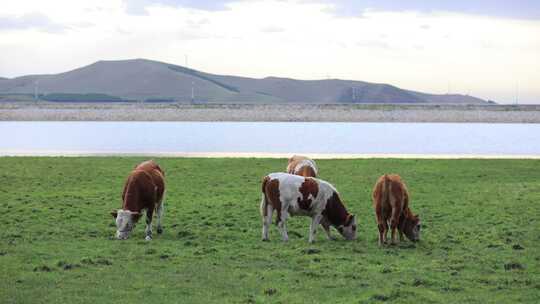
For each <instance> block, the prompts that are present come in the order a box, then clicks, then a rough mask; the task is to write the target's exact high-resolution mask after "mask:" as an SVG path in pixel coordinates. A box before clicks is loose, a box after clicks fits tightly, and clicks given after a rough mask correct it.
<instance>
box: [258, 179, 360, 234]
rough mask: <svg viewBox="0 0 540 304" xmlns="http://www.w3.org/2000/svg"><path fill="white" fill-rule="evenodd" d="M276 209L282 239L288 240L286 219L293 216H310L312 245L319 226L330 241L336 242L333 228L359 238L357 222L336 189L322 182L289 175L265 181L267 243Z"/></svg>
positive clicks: (264, 204) (262, 209) (263, 192)
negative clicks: (331, 232)
mask: <svg viewBox="0 0 540 304" xmlns="http://www.w3.org/2000/svg"><path fill="white" fill-rule="evenodd" d="M274 210H276V212H277V219H276V223H277V225H278V228H279V230H280V232H281V235H282V237H283V241H288V239H289V237H288V234H287V219H288V218H289V214H290V215H293V216H294V215H304V216H310V217H311V227H310V229H309V242H310V243H312V242H313V241H314V237H315V233H316V231H317V228H318V226H319V223H320V224H321V225H322V226H323V228H324V230H325V231H326V235H327V236H328V239H333V237H332V236H331V234H330V226H334V227H335V228H336V229H337V230H338V231H339V233H341V235H342V236H343V237H345V239H347V240H354V239H355V238H356V219H355V216H354V215H353V214H350V213H349V212H347V209H346V208H345V206H344V205H343V203H342V202H341V199H340V197H339V193H338V192H337V190H336V189H335V188H334V186H332V185H331V184H329V183H328V182H325V181H323V180H320V179H316V178H312V177H302V176H298V175H293V174H288V173H271V174H269V175H267V176H265V177H264V178H263V181H262V200H261V216H262V222H263V227H262V240H263V241H267V240H268V229H269V227H270V224H271V223H272V213H273V211H274Z"/></svg>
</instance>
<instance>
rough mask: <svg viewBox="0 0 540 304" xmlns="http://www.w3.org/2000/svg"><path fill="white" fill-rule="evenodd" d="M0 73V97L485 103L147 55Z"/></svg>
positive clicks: (386, 86) (387, 86)
mask: <svg viewBox="0 0 540 304" xmlns="http://www.w3.org/2000/svg"><path fill="white" fill-rule="evenodd" d="M0 79H1V80H2V81H1V82H0V100H5V99H6V98H9V96H12V95H18V96H30V97H28V98H33V96H34V93H35V92H36V91H37V93H38V95H39V96H40V98H42V99H45V100H57V101H65V100H68V99H73V101H92V100H91V99H92V98H93V97H92V96H99V99H100V100H99V101H107V98H109V97H107V96H110V99H111V100H110V101H119V100H121V101H126V100H137V101H175V102H193V101H195V102H203V103H311V104H326V103H328V104H332V103H441V104H445V103H461V104H485V103H487V102H486V101H485V100H483V99H480V98H476V97H473V96H468V95H460V94H446V95H438V94H430V93H423V92H417V91H412V90H406V89H401V88H399V87H397V86H394V85H391V84H387V83H370V82H365V81H357V80H343V79H316V80H301V79H294V78H287V77H278V76H267V77H264V78H250V77H243V76H234V75H219V74H211V73H206V72H203V71H199V70H196V69H193V68H189V67H185V66H181V65H177V64H171V63H167V62H162V61H156V60H151V59H145V58H135V59H125V60H98V61H96V62H94V63H91V64H89V65H86V66H82V67H79V68H75V69H73V70H69V71H65V72H62V73H58V74H42V75H24V76H19V77H15V78H11V79H9V78H0ZM81 96H84V97H81ZM81 98H82V99H84V100H78V99H81ZM104 98H105V100H103V99H104ZM89 99H90V100H89Z"/></svg>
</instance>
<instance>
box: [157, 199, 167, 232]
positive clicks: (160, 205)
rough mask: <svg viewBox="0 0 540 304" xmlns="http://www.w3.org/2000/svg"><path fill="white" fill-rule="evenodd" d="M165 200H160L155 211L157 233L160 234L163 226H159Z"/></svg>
mask: <svg viewBox="0 0 540 304" xmlns="http://www.w3.org/2000/svg"><path fill="white" fill-rule="evenodd" d="M164 204H165V200H164V199H161V202H160V204H159V205H158V207H157V209H156V212H157V213H156V215H157V233H158V234H162V233H163V226H162V225H161V219H162V217H163V212H164V211H165V210H164V209H165V205H164Z"/></svg>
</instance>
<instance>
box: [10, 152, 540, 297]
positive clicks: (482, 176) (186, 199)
mask: <svg viewBox="0 0 540 304" xmlns="http://www.w3.org/2000/svg"><path fill="white" fill-rule="evenodd" d="M141 160H142V159H141V158H129V157H128V158H116V157H115V158H113V157H111V158H0V197H1V200H0V212H1V215H2V221H1V222H2V223H3V225H2V229H0V303H58V302H63V303H135V302H143V301H144V302H148V303H192V302H196V303H211V302H214V303H261V302H275V303H325V302H326V303H378V302H384V301H386V302H396V303H410V302H415V303H436V302H439V303H441V302H442V303H452V302H453V303H463V302H470V303H517V302H529V303H538V301H539V299H540V246H539V242H540V161H538V160H393V159H375V160H320V161H318V164H319V167H320V172H321V174H322V175H321V177H322V178H323V179H326V180H328V181H330V182H332V183H333V184H334V185H335V186H336V187H337V189H338V190H339V191H340V192H341V195H342V197H343V198H344V201H345V202H346V204H347V206H348V208H349V210H351V211H352V212H354V213H355V214H357V215H358V220H359V239H358V240H356V241H354V242H346V241H344V240H341V239H340V240H338V241H328V240H326V238H325V236H324V233H323V232H322V230H320V231H319V233H318V235H317V242H316V243H315V244H313V245H310V244H308V242H307V231H308V226H309V219H308V218H306V217H298V218H291V220H290V221H289V231H290V236H291V240H290V241H289V243H283V242H282V241H281V240H280V238H279V233H278V230H277V228H276V227H275V226H272V228H271V230H270V237H271V242H261V241H260V234H261V232H260V231H261V220H260V216H259V202H260V180H261V177H262V176H264V175H265V174H267V173H269V172H275V171H282V170H284V167H285V160H283V159H282V160H279V159H278V160H276V159H174V158H165V159H157V160H158V162H159V163H160V164H161V166H162V167H163V168H164V170H165V171H166V181H167V186H168V193H167V197H166V209H165V217H164V226H165V232H164V234H163V235H157V234H155V235H154V236H155V237H154V240H153V241H152V242H145V241H144V240H143V238H144V224H143V223H142V222H141V223H140V224H139V225H138V226H137V228H136V231H135V232H134V234H133V235H132V236H131V238H130V239H129V240H127V241H116V240H113V239H112V236H113V234H114V231H115V227H114V223H113V219H112V217H111V216H110V214H109V212H110V211H111V210H112V209H117V208H119V207H120V204H121V202H120V194H121V190H122V186H123V183H124V180H125V177H126V175H127V174H128V173H129V171H130V170H131V168H132V167H133V166H134V165H135V164H137V163H138V162H139V161H141ZM386 172H395V173H399V174H401V176H402V177H403V178H404V180H405V182H406V183H407V185H408V187H409V190H410V192H411V208H412V210H413V212H415V213H419V214H420V217H421V219H422V222H423V224H424V228H423V235H422V237H423V240H422V241H421V242H420V243H418V244H411V243H410V242H407V241H405V242H403V243H401V244H400V245H399V246H395V247H386V248H379V247H378V245H377V227H376V224H375V219H374V215H373V210H372V207H371V199H370V195H371V189H372V186H373V184H374V183H375V181H376V179H377V177H378V176H379V175H381V174H382V173H386ZM334 233H335V234H337V232H336V231H334Z"/></svg>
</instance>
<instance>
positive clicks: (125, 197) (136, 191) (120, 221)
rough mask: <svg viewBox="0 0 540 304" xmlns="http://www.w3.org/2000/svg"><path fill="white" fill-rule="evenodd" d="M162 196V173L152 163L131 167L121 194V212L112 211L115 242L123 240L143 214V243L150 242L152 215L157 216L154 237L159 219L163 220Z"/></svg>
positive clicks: (159, 222) (159, 168)
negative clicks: (144, 222)
mask: <svg viewBox="0 0 540 304" xmlns="http://www.w3.org/2000/svg"><path fill="white" fill-rule="evenodd" d="M164 194H165V172H163V170H162V169H161V167H160V166H159V165H158V164H157V163H156V162H154V161H153V160H149V161H145V162H142V163H140V164H139V165H137V166H135V168H134V169H133V171H131V173H130V174H129V176H128V178H127V181H126V183H125V185H124V190H123V192H122V209H118V210H117V211H112V212H111V214H112V216H113V217H114V218H115V219H116V228H117V230H116V238H117V239H120V240H124V239H127V238H128V237H129V234H130V233H131V231H133V228H134V227H135V225H136V224H137V222H138V220H139V218H140V217H141V215H142V210H146V230H145V235H146V237H145V239H146V240H147V241H150V240H151V239H152V215H153V214H154V210H155V211H156V213H157V233H158V234H161V233H162V232H163V227H162V226H161V219H162V217H163V208H164V202H163V198H164Z"/></svg>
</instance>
